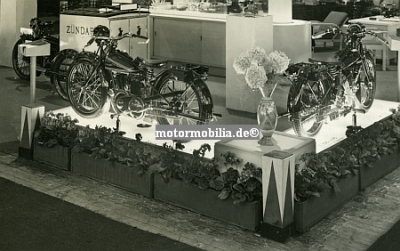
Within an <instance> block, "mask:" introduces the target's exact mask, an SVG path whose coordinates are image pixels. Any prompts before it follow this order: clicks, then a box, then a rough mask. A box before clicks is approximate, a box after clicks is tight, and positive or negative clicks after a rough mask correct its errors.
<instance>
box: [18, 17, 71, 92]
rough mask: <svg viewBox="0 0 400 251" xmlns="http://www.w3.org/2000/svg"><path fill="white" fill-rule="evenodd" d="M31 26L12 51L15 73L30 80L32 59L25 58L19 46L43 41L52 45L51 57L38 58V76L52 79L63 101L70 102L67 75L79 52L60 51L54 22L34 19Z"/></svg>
mask: <svg viewBox="0 0 400 251" xmlns="http://www.w3.org/2000/svg"><path fill="white" fill-rule="evenodd" d="M29 26H30V28H29V29H24V32H25V31H27V32H26V33H22V34H21V36H20V39H18V41H17V42H16V43H15V45H14V48H13V50H12V65H13V68H14V71H15V73H16V74H17V76H18V77H19V78H21V79H24V80H29V79H30V57H24V56H23V55H22V54H21V53H20V52H19V45H21V44H25V43H28V42H32V41H36V40H41V39H43V40H44V41H45V42H48V43H49V44H50V55H49V56H39V57H37V66H36V70H37V73H36V75H37V76H40V75H41V73H42V72H44V74H45V75H46V76H48V77H50V80H51V83H52V84H53V85H54V87H55V89H56V91H57V93H58V94H59V95H60V96H61V97H62V98H63V99H65V100H68V96H67V93H66V86H65V83H66V82H65V75H66V72H67V70H68V67H69V65H70V64H71V63H72V61H73V58H74V56H75V55H76V54H77V53H78V52H77V51H75V50H71V49H67V50H63V51H60V49H59V48H60V45H59V44H60V42H59V38H58V37H57V36H53V35H51V31H52V28H53V22H51V21H47V22H44V23H42V22H41V20H40V19H38V18H32V19H31V21H30V23H29Z"/></svg>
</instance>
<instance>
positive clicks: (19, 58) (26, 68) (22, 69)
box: [11, 38, 41, 80]
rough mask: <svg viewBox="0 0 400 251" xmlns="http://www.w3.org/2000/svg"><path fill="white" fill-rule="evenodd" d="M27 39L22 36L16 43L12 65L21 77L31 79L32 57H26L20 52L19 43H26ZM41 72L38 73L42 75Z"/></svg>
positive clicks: (37, 73)
mask: <svg viewBox="0 0 400 251" xmlns="http://www.w3.org/2000/svg"><path fill="white" fill-rule="evenodd" d="M24 43H25V40H24V39H22V38H20V39H18V41H17V42H16V43H15V45H14V47H13V50H12V55H11V58H12V65H13V68H14V71H15V73H16V74H17V76H18V77H19V78H20V79H23V80H29V79H30V76H31V73H30V67H31V59H30V58H29V57H24V55H22V54H21V53H20V52H19V45H20V44H24ZM40 74H41V72H39V71H37V72H36V75H37V76H40Z"/></svg>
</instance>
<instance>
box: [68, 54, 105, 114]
mask: <svg viewBox="0 0 400 251" xmlns="http://www.w3.org/2000/svg"><path fill="white" fill-rule="evenodd" d="M94 67H95V66H94V64H93V62H92V61H91V60H90V59H88V58H79V60H75V61H74V62H73V63H72V64H71V66H70V68H69V70H68V75H67V85H66V86H67V93H68V98H69V100H70V102H71V106H72V108H73V109H74V111H75V112H76V113H77V114H79V115H80V116H81V117H83V118H96V117H99V116H100V115H102V114H103V113H104V112H106V111H108V110H109V108H110V106H109V103H108V88H107V87H104V86H103V83H102V81H103V79H104V77H103V76H102V73H101V72H100V71H98V70H96V72H94V74H93V76H92V77H91V78H90V79H89V77H90V75H91V74H92V72H93V70H94ZM88 79H89V81H87V80H88ZM107 104H108V105H107Z"/></svg>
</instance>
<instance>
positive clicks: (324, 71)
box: [287, 23, 387, 136]
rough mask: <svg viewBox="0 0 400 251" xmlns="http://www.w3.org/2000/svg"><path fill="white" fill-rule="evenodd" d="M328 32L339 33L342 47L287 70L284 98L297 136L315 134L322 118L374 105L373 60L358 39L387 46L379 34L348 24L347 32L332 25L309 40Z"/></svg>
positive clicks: (330, 117)
mask: <svg viewBox="0 0 400 251" xmlns="http://www.w3.org/2000/svg"><path fill="white" fill-rule="evenodd" d="M328 33H343V34H344V35H345V44H346V46H345V47H344V48H343V49H342V50H340V51H338V52H336V53H335V54H334V55H332V56H331V57H327V58H323V59H318V58H311V59H310V62H309V63H297V64H293V65H291V66H289V69H288V70H287V74H288V76H290V78H291V80H292V83H293V84H292V86H291V88H290V90H289V96H288V114H289V117H290V120H291V121H292V124H293V129H294V131H295V132H296V134H297V135H299V136H313V135H315V134H316V133H318V131H319V130H320V129H321V126H322V125H323V124H324V121H325V120H326V119H330V120H333V119H336V118H338V117H340V116H345V115H346V114H348V113H349V112H352V111H353V112H359V113H366V112H367V111H368V109H369V108H370V107H371V106H372V103H373V102H374V98H375V91H376V74H375V73H376V70H375V61H374V57H373V55H372V52H371V51H370V50H367V49H365V47H364V46H363V44H362V39H363V38H364V37H365V36H366V35H371V36H374V37H376V38H377V39H378V40H379V41H381V42H382V43H384V44H387V41H385V40H384V39H383V38H381V37H379V36H378V34H379V33H382V32H379V31H369V30H366V29H365V27H364V26H363V25H362V24H359V23H356V24H350V25H349V26H348V28H347V32H342V31H341V30H340V28H339V27H337V26H335V25H332V26H331V28H329V29H327V30H326V31H324V32H321V33H319V34H316V35H314V36H313V39H317V38H320V37H322V36H324V35H326V34H328ZM355 126H356V125H355ZM353 129H354V130H356V129H357V128H353ZM358 129H360V128H358ZM353 132H354V131H352V130H349V131H348V133H353ZM355 132H356V131H355ZM346 134H347V133H346Z"/></svg>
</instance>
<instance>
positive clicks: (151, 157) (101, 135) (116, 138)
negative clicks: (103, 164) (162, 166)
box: [75, 126, 159, 175]
mask: <svg viewBox="0 0 400 251" xmlns="http://www.w3.org/2000/svg"><path fill="white" fill-rule="evenodd" d="M124 134H125V133H124V132H121V131H116V130H114V129H110V128H106V127H102V126H96V127H95V129H91V128H89V127H86V128H84V129H82V130H81V131H80V134H79V136H80V137H79V138H80V140H79V142H80V143H79V144H78V145H77V146H76V147H75V151H78V152H85V153H87V154H89V155H90V156H91V157H93V158H97V159H99V158H102V159H106V160H109V161H114V162H119V163H122V164H125V165H127V166H130V167H135V168H136V169H137V174H138V175H143V174H144V173H145V172H146V171H147V170H148V168H149V166H151V165H153V164H154V163H157V162H158V161H159V158H158V157H157V155H156V154H154V153H153V147H152V146H150V145H148V144H145V143H142V142H140V140H141V139H142V136H141V135H140V134H136V140H135V141H134V140H128V139H124V138H122V136H123V135H124Z"/></svg>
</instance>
